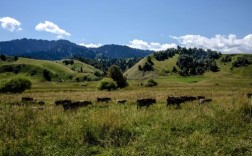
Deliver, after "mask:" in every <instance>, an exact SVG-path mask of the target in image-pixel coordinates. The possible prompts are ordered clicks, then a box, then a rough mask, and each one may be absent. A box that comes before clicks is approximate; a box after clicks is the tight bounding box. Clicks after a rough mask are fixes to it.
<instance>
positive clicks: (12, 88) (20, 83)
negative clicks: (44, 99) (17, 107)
mask: <svg viewBox="0 0 252 156" xmlns="http://www.w3.org/2000/svg"><path fill="white" fill-rule="evenodd" d="M31 86H32V83H31V81H30V80H28V79H25V78H15V79H12V80H10V81H7V82H5V83H3V84H2V85H1V87H0V92H2V93H22V92H24V91H25V90H26V89H30V88H31Z"/></svg>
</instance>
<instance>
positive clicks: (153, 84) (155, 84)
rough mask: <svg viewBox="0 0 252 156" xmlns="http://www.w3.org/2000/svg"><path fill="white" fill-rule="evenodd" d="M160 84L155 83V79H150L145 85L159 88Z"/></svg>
mask: <svg viewBox="0 0 252 156" xmlns="http://www.w3.org/2000/svg"><path fill="white" fill-rule="evenodd" d="M157 85H158V83H157V82H156V81H154V80H153V79H148V80H147V81H146V83H145V84H144V86H145V87H153V86H157Z"/></svg>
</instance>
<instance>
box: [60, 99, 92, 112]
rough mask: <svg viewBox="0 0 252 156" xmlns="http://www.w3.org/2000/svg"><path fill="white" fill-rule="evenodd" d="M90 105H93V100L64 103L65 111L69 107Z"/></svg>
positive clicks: (75, 107)
mask: <svg viewBox="0 0 252 156" xmlns="http://www.w3.org/2000/svg"><path fill="white" fill-rule="evenodd" d="M88 105H92V102H91V101H76V102H70V103H64V104H62V106H63V108H64V110H65V111H66V110H69V109H77V108H79V107H85V106H88Z"/></svg>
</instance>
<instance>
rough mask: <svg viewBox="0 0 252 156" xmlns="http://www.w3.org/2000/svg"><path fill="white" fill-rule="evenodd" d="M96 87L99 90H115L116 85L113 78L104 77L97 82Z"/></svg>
mask: <svg viewBox="0 0 252 156" xmlns="http://www.w3.org/2000/svg"><path fill="white" fill-rule="evenodd" d="M97 88H98V89H99V90H109V91H110V90H116V89H117V85H116V82H115V81H114V80H113V79H111V78H104V79H102V80H101V81H100V82H99V84H98V86H97Z"/></svg>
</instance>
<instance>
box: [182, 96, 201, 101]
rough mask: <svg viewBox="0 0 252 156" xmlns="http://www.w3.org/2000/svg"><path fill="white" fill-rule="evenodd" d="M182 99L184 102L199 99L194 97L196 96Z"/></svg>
mask: <svg viewBox="0 0 252 156" xmlns="http://www.w3.org/2000/svg"><path fill="white" fill-rule="evenodd" d="M180 98H181V99H182V100H183V101H184V102H187V101H194V100H197V97H194V96H181V97H180Z"/></svg>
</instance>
